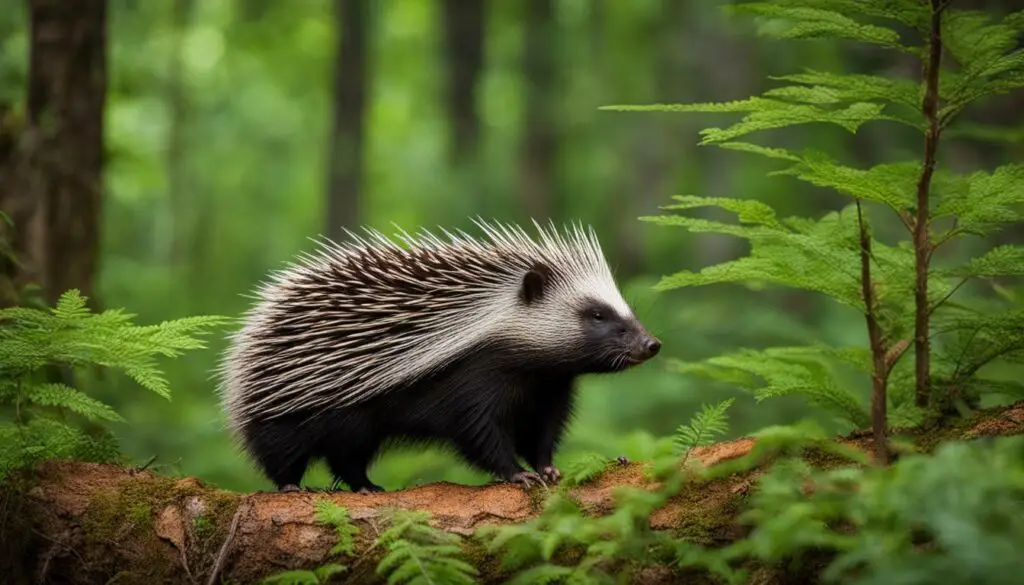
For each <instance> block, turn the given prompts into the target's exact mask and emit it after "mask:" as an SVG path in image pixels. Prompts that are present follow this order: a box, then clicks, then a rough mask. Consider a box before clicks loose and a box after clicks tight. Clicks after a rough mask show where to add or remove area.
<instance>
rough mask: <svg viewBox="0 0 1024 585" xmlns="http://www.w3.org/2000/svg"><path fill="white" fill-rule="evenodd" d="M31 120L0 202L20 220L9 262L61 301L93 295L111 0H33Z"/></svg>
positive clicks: (21, 279) (7, 162)
mask: <svg viewBox="0 0 1024 585" xmlns="http://www.w3.org/2000/svg"><path fill="white" fill-rule="evenodd" d="M28 8H29V24H30V39H29V74H28V77H29V79H28V102H27V108H26V110H27V114H28V119H27V124H26V126H25V128H24V129H23V131H22V132H19V137H18V143H19V145H20V148H12V149H8V151H7V153H6V155H7V156H4V157H3V160H0V164H2V165H3V166H4V167H5V168H4V170H3V171H2V173H0V174H2V176H3V185H2V188H0V209H2V210H4V212H5V213H7V215H8V216H10V218H11V219H12V220H13V221H14V229H13V234H12V236H11V240H12V248H13V252H14V253H15V254H16V255H17V256H18V258H19V260H20V261H21V262H22V266H20V267H17V266H14V265H8V266H7V268H8V270H10V271H11V272H13V274H11V276H13V278H14V280H15V282H18V283H25V282H34V283H37V284H38V285H39V286H40V287H41V289H42V295H43V298H44V300H46V301H48V302H50V303H52V302H54V301H55V300H56V299H57V298H58V297H59V296H60V295H61V294H62V293H63V292H64V291H66V290H68V289H71V288H77V289H79V290H80V291H81V292H82V294H84V295H87V296H90V297H91V296H92V295H93V279H94V277H95V274H96V271H97V268H98V255H99V227H100V218H101V211H102V206H101V202H102V169H103V161H104V156H103V106H104V100H105V98H106V88H107V63H106V61H107V49H106V46H107V42H106V41H107V39H106V36H107V31H106V26H107V23H106V20H107V3H106V0H78V1H76V2H61V1H59V0H29V2H28Z"/></svg>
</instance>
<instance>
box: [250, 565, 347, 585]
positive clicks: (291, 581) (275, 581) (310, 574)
mask: <svg viewBox="0 0 1024 585" xmlns="http://www.w3.org/2000/svg"><path fill="white" fill-rule="evenodd" d="M346 570H347V567H345V566H344V565H337V564H328V565H323V566H322V567H319V568H317V569H314V570H312V571H306V570H294V571H282V572H280V573H277V574H274V575H271V576H269V577H267V578H265V579H263V581H261V583H263V585H320V584H321V583H327V582H329V581H330V579H331V577H332V576H334V575H337V574H338V573H342V572H344V571H346Z"/></svg>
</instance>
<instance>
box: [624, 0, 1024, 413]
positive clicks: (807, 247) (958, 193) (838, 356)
mask: <svg viewBox="0 0 1024 585" xmlns="http://www.w3.org/2000/svg"><path fill="white" fill-rule="evenodd" d="M732 8H733V9H734V10H735V11H738V12H746V13H752V14H755V15H757V17H758V18H759V19H761V20H760V23H761V26H760V31H761V32H762V33H763V34H766V35H770V36H774V37H777V38H782V39H843V40H851V41H857V42H864V43H869V44H873V45H878V46H881V47H883V48H886V49H892V50H897V51H900V52H903V53H907V54H910V55H913V56H915V57H917V58H918V59H921V60H922V62H923V64H924V67H923V71H924V73H923V74H922V79H920V80H919V81H915V80H911V79H902V78H890V77H884V76H878V75H864V74H857V75H851V74H845V73H840V72H827V71H818V70H806V71H804V72H803V73H798V74H791V75H782V76H777V77H773V78H772V79H773V80H775V81H779V82H782V83H783V84H784V85H782V86H780V87H775V88H772V89H770V90H768V91H766V92H765V93H764V94H763V95H761V96H755V97H751V98H748V99H743V100H735V101H728V102H722V103H699V104H667V105H666V104H657V105H641V106H608V107H606V108H605V109H610V110H620V111H659V112H703V113H713V114H722V113H743V114H744V117H743V118H742V119H741V120H739V121H738V122H736V123H734V124H732V125H730V126H726V127H725V128H717V127H716V128H708V129H706V130H703V131H702V132H701V136H702V140H701V144H703V145H715V146H719V147H721V148H725V149H730V150H737V151H741V152H747V153H752V154H757V155H759V156H762V157H766V158H768V159H771V160H773V161H776V162H778V163H780V164H782V165H783V166H782V168H780V169H779V170H776V171H774V172H772V173H771V176H778V177H789V178H792V179H796V180H798V181H802V182H804V183H808V184H810V185H813V186H815V187H824V188H828V189H831V190H834V191H837V192H839V193H842V194H844V195H846V196H849V197H851V198H852V199H853V200H854V204H852V205H849V206H847V207H845V208H844V209H842V210H840V211H838V212H832V213H828V214H826V215H825V216H824V217H821V218H820V219H811V218H804V217H787V218H780V217H778V214H777V213H776V212H775V210H774V209H773V208H772V207H771V206H769V205H768V204H766V203H763V202H760V201H748V200H741V199H732V198H725V197H713V198H712V197H696V196H677V197H675V198H674V199H675V203H674V204H671V205H666V206H665V207H663V209H664V210H665V211H670V212H676V213H673V214H670V215H659V216H654V217H643V218H641V219H642V220H644V221H648V222H651V223H654V224H657V225H663V226H673V227H682V228H685V229H687V230H689V231H691V232H714V233H720V234H727V235H731V236H735V237H738V238H743V239H745V240H747V241H748V242H749V243H750V252H749V254H748V255H747V256H745V257H741V258H738V259H736V260H732V261H728V262H724V263H721V264H717V265H713V266H708V267H705V268H704V269H702V270H700V271H699V272H689V271H683V272H679V273H677V274H673V275H669V276H665V277H664V278H662V280H661V282H660V283H659V284H658V288H659V289H660V290H669V289H675V288H683V287H694V286H706V285H711V284H720V283H740V284H746V285H748V286H750V287H761V286H763V285H765V284H770V285H778V286H784V287H791V288H798V289H803V290H807V291H813V292H817V293H820V294H822V295H825V296H827V297H828V298H830V299H832V300H834V301H836V302H838V303H840V304H841V305H843V306H845V307H848V308H850V309H853V310H856V311H859V312H860V313H862V314H863V315H864V317H865V320H864V322H865V323H866V324H867V325H868V335H866V336H865V345H866V346H867V345H870V348H871V349H870V350H869V351H863V350H861V349H860V348H849V349H838V348H832V347H828V346H814V347H800V348H774V349H769V350H763V351H754V350H741V351H739V352H735V353H732V354H729V355H723V356H718V357H714V358H711V359H709V360H705V361H702V362H699V363H680V362H674V367H675V368H676V370H677V371H682V372H687V373H694V374H700V375H705V376H710V377H713V378H716V379H719V380H724V381H727V382H729V383H732V384H734V385H736V386H739V387H741V388H744V389H746V390H748V391H750V392H752V393H753V394H754V396H755V398H756V399H757V400H759V401H760V400H763V399H766V398H770V397H777V396H785V395H799V396H802V397H804V398H805V399H806V400H808V401H809V402H810V403H811V404H813V405H814V406H817V407H820V408H823V409H825V410H827V411H829V412H831V413H832V414H833V415H835V416H836V417H838V418H839V419H840V420H841V421H843V422H845V423H846V424H847V425H848V426H849V427H865V426H868V425H869V424H871V422H872V421H871V419H870V417H869V414H868V412H869V411H868V408H867V407H866V405H865V404H864V401H863V399H862V398H861V396H862V395H863V394H862V388H864V386H867V385H868V382H869V381H870V380H872V379H875V380H879V381H880V382H881V390H882V393H881V395H879V394H878V392H877V391H876V392H875V393H874V394H873V396H874V398H873V399H875V400H878V399H881V400H884V401H886V403H887V404H886V406H887V412H888V413H889V422H890V423H898V424H904V423H908V422H913V421H920V420H922V412H921V411H920V410H919V409H918V406H920V405H922V404H927V403H928V401H929V399H931V398H933V397H934V398H936V400H935V401H934V402H933V404H935V405H936V406H937V407H940V408H944V405H945V404H946V403H947V402H948V400H947V397H948V396H952V395H954V394H955V395H963V394H965V393H966V394H967V395H977V394H979V393H982V392H990V393H995V394H999V395H1004V396H1005V395H1011V396H1013V395H1016V396H1019V395H1021V386H1020V384H1017V383H1014V382H1004V381H998V380H992V379H983V378H978V377H977V374H978V372H979V370H981V369H982V368H983V367H986V366H988V365H990V364H995V363H996V362H1003V363H1019V361H1020V355H1021V352H1022V351H1024V338H1022V337H1021V335H1020V329H1015V327H1016V326H1018V325H1019V311H1020V309H1019V305H1013V304H1007V303H1002V304H999V303H995V304H994V303H993V302H992V301H991V300H990V299H985V298H983V297H981V296H973V297H971V296H965V292H966V291H967V290H968V289H969V287H965V286H964V285H965V284H967V283H968V282H975V283H977V282H980V281H982V280H983V279H992V278H1004V277H1018V276H1021V275H1024V253H1022V252H1021V248H1020V247H1019V246H1009V245H1004V246H999V247H996V248H993V249H991V250H988V251H987V252H984V253H983V254H981V255H979V256H976V257H973V258H970V259H968V260H967V261H966V262H963V263H961V264H959V265H955V266H949V267H933V266H931V264H930V262H931V259H932V257H933V252H934V251H935V249H936V248H937V247H939V246H944V245H946V244H947V242H950V241H952V240H955V239H958V238H959V237H960V236H963V235H968V234H970V235H978V236H986V235H989V234H991V233H993V232H994V231H996V230H998V229H1001V228H1003V227H1005V226H1007V225H1011V224H1013V223H1015V222H1019V221H1021V219H1024V217H1022V215H1021V214H1022V211H1024V167H1022V166H1021V165H1019V164H1009V165H1005V166H1002V167H999V168H997V169H995V170H994V171H992V172H991V173H986V172H976V173H973V174H968V175H958V174H955V173H953V172H951V171H949V170H947V169H944V168H941V167H940V168H938V169H937V170H935V173H934V177H931V175H929V174H928V173H925V172H924V169H926V168H931V167H933V166H935V161H934V160H933V159H932V158H931V157H932V156H933V152H934V149H933V148H932V147H933V146H935V145H936V144H937V143H938V141H939V140H940V138H941V137H942V134H941V133H942V131H944V130H945V129H946V128H947V127H952V124H953V123H954V121H955V120H956V118H957V117H958V115H959V114H960V112H962V111H963V109H964V108H965V107H967V106H968V105H969V104H971V103H973V102H974V101H976V100H978V99H980V98H982V97H986V96H991V95H996V94H1000V93H1006V92H1007V91H1010V90H1014V89H1018V88H1021V87H1024V50H1021V49H1018V48H1017V45H1018V42H1019V37H1020V35H1021V33H1022V31H1024V11H1021V12H1016V13H1012V14H1010V15H1008V16H1006V17H1005V18H1003V19H1002V20H1001V21H998V22H993V21H992V18H991V17H990V16H989V15H987V14H984V13H981V12H976V11H968V10H955V9H953V8H952V7H950V5H949V3H942V7H941V8H940V9H938V11H937V12H935V13H933V8H932V5H930V4H929V3H926V2H918V1H916V0H887V1H885V2H877V3H864V2H852V1H845V0H784V1H777V2H747V3H740V4H737V5H734V6H733V7H732ZM868 20H870V23H869V22H867V21H868ZM935 22H938V23H940V24H939V28H938V29H937V32H938V33H941V41H940V42H941V43H943V47H944V48H945V49H946V50H947V51H948V53H949V54H950V55H951V57H952V59H953V60H954V61H955V65H949V64H946V63H939V62H936V63H931V62H930V61H929V59H930V57H929V54H930V52H931V50H932V47H931V45H930V44H929V43H931V40H930V39H931V38H932V34H931V29H932V27H933V23H935ZM901 27H911V28H912V29H916V31H917V32H918V33H919V34H917V35H914V34H903V33H902V32H900V29H901ZM922 39H923V40H922ZM915 43H917V44H915ZM940 48H941V47H940ZM931 73H934V77H935V79H937V84H936V86H935V89H934V95H932V94H931V93H930V91H931V90H929V87H931V86H930V84H929V76H930V74H931ZM930 100H934V101H935V103H937V104H938V105H937V109H936V110H935V113H934V115H932V114H931V113H930V110H929V108H928V107H927V104H928V103H929V101H930ZM874 122H895V123H899V124H901V125H905V126H910V127H912V128H914V129H916V130H917V131H918V132H920V133H921V134H922V135H924V136H925V139H926V144H928V145H930V146H929V147H928V148H926V153H925V155H924V157H925V158H924V159H923V160H906V161H897V162H891V163H885V164H879V165H876V166H874V167H871V168H866V169H860V168H855V167H852V166H849V165H847V164H843V163H841V162H839V161H837V160H835V159H833V158H832V157H830V156H828V155H826V154H824V153H821V152H818V151H814V150H811V149H806V150H803V151H798V150H793V149H786V148H777V147H766V146H762V145H758V144H753V143H750V142H738V141H736V139H738V138H741V137H745V136H747V135H750V134H754V133H757V132H763V131H768V130H775V129H779V128H785V127H791V126H796V125H804V124H826V125H832V126H838V127H840V128H843V129H845V130H847V131H848V132H850V133H856V132H857V131H858V130H859V129H860V128H861V127H862V126H863V125H864V124H867V123H874ZM933 128H934V134H932V132H933ZM930 177H931V178H930ZM922 197H923V199H922ZM868 205H880V206H884V207H885V208H888V209H890V210H891V211H892V212H893V213H894V217H895V218H897V219H898V220H899V221H900V222H901V223H902V225H903V226H905V228H906V229H907V238H906V239H904V240H903V241H900V242H898V243H897V244H896V245H888V244H886V243H883V242H882V241H880V240H879V239H877V238H876V237H874V234H873V233H872V229H871V225H870V224H869V221H868V217H867V214H866V213H865V212H864V208H865V207H866V206H868ZM708 206H711V207H718V208H720V209H724V210H727V211H730V212H733V213H735V214H736V216H737V218H738V222H737V223H728V222H723V221H713V220H709V219H705V218H703V217H692V216H687V215H683V214H680V213H678V212H682V211H688V210H692V209H695V208H699V207H708ZM925 212H927V213H926V215H925V216H924V217H923V218H922V217H919V215H920V214H921V213H925ZM940 220H941V221H946V222H949V221H950V220H952V226H951V227H949V228H948V229H947V230H946V231H938V230H937V229H936V226H938V225H940V224H939V223H938V222H939V221H940ZM919 236H921V237H919ZM866 291H867V292H866ZM954 295H956V298H954ZM873 324H875V325H877V330H872V329H871V327H872V326H873ZM922 327H923V328H924V329H923V330H922V329H921V328H922ZM872 331H875V333H872ZM918 335H923V336H924V339H926V340H927V341H925V342H924V343H925V345H924V346H923V347H924V348H925V349H924V351H921V348H917V347H915V350H914V352H913V354H914V357H913V359H914V360H915V363H920V364H924V366H923V369H924V371H925V373H926V374H927V377H926V376H924V375H922V374H921V368H916V369H910V368H909V366H907V365H906V362H907V361H908V360H906V359H902V358H903V356H904V354H905V353H906V351H907V349H908V345H909V344H910V343H911V342H912V340H913V339H914V338H915V336H918ZM868 341H870V342H871V343H870V344H869V343H867V342H868ZM929 362H930V363H929ZM851 372H852V373H853V374H854V376H851V375H850V373H851ZM851 381H859V383H853V384H851ZM922 388H924V389H925V390H926V392H925V393H924V395H923V396H922ZM876 390H877V388H876ZM885 422H886V421H876V424H882V425H884V424H885Z"/></svg>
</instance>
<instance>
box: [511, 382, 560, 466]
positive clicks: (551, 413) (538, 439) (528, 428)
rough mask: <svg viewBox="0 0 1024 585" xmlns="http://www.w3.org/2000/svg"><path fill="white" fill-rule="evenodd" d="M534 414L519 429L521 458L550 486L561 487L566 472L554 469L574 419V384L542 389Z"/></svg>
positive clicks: (555, 384)
mask: <svg viewBox="0 0 1024 585" xmlns="http://www.w3.org/2000/svg"><path fill="white" fill-rule="evenodd" d="M539 390H540V391H539V392H538V393H537V395H536V396H537V400H538V401H537V403H536V405H535V407H534V410H533V412H531V413H529V415H528V416H523V417H520V421H521V422H520V424H519V426H518V428H517V429H516V435H517V438H518V441H517V443H518V445H517V447H518V450H519V454H520V455H521V456H522V457H523V459H525V460H526V462H527V463H529V464H530V467H533V469H534V470H535V471H536V472H537V473H539V474H540V475H541V477H542V478H544V481H546V482H548V483H558V482H559V480H561V478H562V472H561V471H559V469H558V468H557V467H555V466H554V457H555V451H556V450H557V448H558V444H559V443H560V442H561V440H562V436H563V435H564V434H565V427H566V425H567V423H568V422H569V417H570V416H571V415H572V407H573V388H572V381H571V380H559V381H558V382H557V383H554V384H547V385H545V386H544V387H543V388H541V389H539Z"/></svg>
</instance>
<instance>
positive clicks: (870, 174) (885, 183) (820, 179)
mask: <svg viewBox="0 0 1024 585" xmlns="http://www.w3.org/2000/svg"><path fill="white" fill-rule="evenodd" d="M920 171H921V168H920V163H914V162H904V163H893V164H881V165H877V166H874V167H872V168H870V169H868V170H861V169H855V168H851V167H846V166H843V165H840V164H838V163H836V162H835V161H833V160H832V159H830V158H829V157H828V156H827V155H825V154H823V153H818V152H808V153H806V154H805V156H804V158H803V161H802V162H801V163H800V164H796V165H794V166H792V167H790V168H789V169H786V170H781V171H775V172H774V173H773V174H776V175H791V176H793V177H795V178H797V179H800V180H801V181H806V182H808V183H810V184H812V185H816V186H818V187H830V188H832V189H835V190H836V191H839V192H840V193H845V194H847V195H850V196H851V197H856V198H858V199H864V200H866V201H876V202H878V203H884V204H885V205H888V206H889V207H891V208H893V209H894V210H897V211H902V210H904V209H907V208H909V207H911V206H912V205H913V203H914V197H915V193H916V189H917V187H916V184H917V179H918V174H919V173H920Z"/></svg>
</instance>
